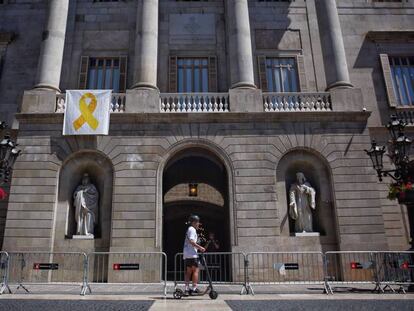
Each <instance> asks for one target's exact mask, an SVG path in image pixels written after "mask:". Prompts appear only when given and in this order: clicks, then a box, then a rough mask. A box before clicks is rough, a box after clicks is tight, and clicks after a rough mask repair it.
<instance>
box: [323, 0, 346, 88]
mask: <svg viewBox="0 0 414 311" xmlns="http://www.w3.org/2000/svg"><path fill="white" fill-rule="evenodd" d="M315 3H316V8H317V12H318V13H317V14H318V24H319V32H320V36H321V42H322V54H323V56H324V64H325V72H326V80H327V81H326V82H327V85H328V87H327V90H330V89H334V88H344V87H346V88H349V87H353V85H352V84H351V81H350V79H349V72H348V65H347V62H346V53H345V47H344V42H343V39H342V31H341V24H340V22H339V15H338V8H337V6H336V0H315Z"/></svg>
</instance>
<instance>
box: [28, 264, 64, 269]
mask: <svg viewBox="0 0 414 311" xmlns="http://www.w3.org/2000/svg"><path fill="white" fill-rule="evenodd" d="M58 269H59V264H57V263H34V264H33V270H58Z"/></svg>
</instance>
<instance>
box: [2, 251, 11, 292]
mask: <svg viewBox="0 0 414 311" xmlns="http://www.w3.org/2000/svg"><path fill="white" fill-rule="evenodd" d="M8 267H9V254H8V253H7V252H0V295H1V294H3V293H4V291H5V290H7V291H8V292H9V294H11V290H10V287H9V284H8V281H9V278H8V275H7V274H8V271H9V268H8Z"/></svg>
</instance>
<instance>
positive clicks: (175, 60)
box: [169, 56, 217, 93]
mask: <svg viewBox="0 0 414 311" xmlns="http://www.w3.org/2000/svg"><path fill="white" fill-rule="evenodd" d="M169 69H170V71H169V89H170V92H172V93H175V92H178V93H206V92H216V91H217V59H216V57H215V56H209V57H176V56H171V57H170V68H169Z"/></svg>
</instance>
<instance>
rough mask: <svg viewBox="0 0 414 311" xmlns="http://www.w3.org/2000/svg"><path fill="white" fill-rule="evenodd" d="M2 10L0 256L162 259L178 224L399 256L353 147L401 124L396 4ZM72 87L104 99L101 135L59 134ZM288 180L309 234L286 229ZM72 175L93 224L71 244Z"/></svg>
mask: <svg viewBox="0 0 414 311" xmlns="http://www.w3.org/2000/svg"><path fill="white" fill-rule="evenodd" d="M2 2H3V4H0V31H1V32H0V41H1V42H0V43H1V44H0V49H1V80H0V114H1V119H6V120H7V121H8V123H9V124H12V125H13V131H14V133H15V134H16V135H17V137H18V138H17V139H18V143H19V144H20V148H21V149H22V151H23V153H22V155H21V156H20V157H19V159H18V161H17V162H16V164H15V167H14V171H13V178H12V182H11V186H10V196H9V199H8V201H7V202H1V203H0V204H1V205H0V210H1V213H0V217H1V220H0V243H2V249H4V250H10V251H12V250H13V251H17V250H45V251H77V250H84V251H121V250H122V251H153V250H163V251H166V252H167V253H168V254H169V255H171V254H173V253H174V252H176V251H179V250H180V247H181V244H182V238H183V236H182V235H183V232H182V231H183V228H184V222H185V220H186V218H187V217H188V215H189V214H191V213H198V214H199V215H200V216H201V218H202V219H204V225H205V227H206V230H208V231H214V232H215V233H216V236H218V238H219V239H220V241H221V250H222V251H243V252H247V251H303V250H324V251H326V250H367V249H368V250H389V249H407V248H408V243H409V221H408V216H407V209H406V207H405V206H403V205H401V206H400V205H398V203H396V202H395V201H389V200H388V199H387V198H386V196H387V184H386V183H379V182H378V180H377V177H376V174H375V171H374V170H373V169H372V167H371V164H370V160H369V158H368V157H367V156H366V154H365V152H364V149H368V148H369V146H370V141H371V139H372V138H376V139H377V140H378V141H380V142H386V140H387V133H386V130H385V129H384V127H383V126H384V125H385V124H386V123H387V122H388V120H389V116H390V115H391V114H393V113H398V114H399V115H401V116H403V117H405V118H407V119H410V118H411V116H412V111H413V110H412V105H413V104H414V101H413V100H414V98H413V97H411V99H408V97H409V96H411V95H414V94H411V95H410V86H409V85H408V86H406V87H407V89H405V90H406V92H407V94H408V95H405V97H406V98H405V97H404V98H403V97H402V95H401V90H400V91H398V90H397V89H395V88H394V86H393V80H392V78H393V74H394V72H395V70H394V71H392V70H391V69H393V68H395V66H396V65H395V63H394V62H395V61H396V59H399V58H401V59H402V60H401V62H403V61H404V62H405V63H404V64H405V65H404V66H406V67H407V68H408V70H412V71H411V72H412V73H411V79H412V80H411V83H414V62H413V57H414V16H413V15H414V1H413V0H408V1H405V0H404V1H374V0H341V1H335V0H307V1H304V0H296V1H260V0H258V1H256V0H249V1H248V0H223V1H219V0H212V1H178V0H177V1H175V0H159V1H158V0H123V1H94V0H76V1H75V0H73V1H72V0H71V1H69V0H50V1H46V0H6V1H2ZM410 62H411V63H410ZM393 66H394V67H393ZM410 68H411V69H410ZM408 72H409V71H408ZM408 76H409V75H408ZM109 77H111V78H109ZM105 79H106V82H103V81H104V80H105ZM411 87H414V86H411ZM79 88H113V89H114V94H113V102H112V108H111V109H112V113H111V121H110V122H111V123H110V132H109V135H108V136H63V135H62V122H63V113H62V112H63V110H64V105H65V100H64V93H65V90H69V89H79ZM411 90H412V89H411ZM408 131H411V130H410V128H409V129H408ZM299 171H301V172H303V173H304V174H305V176H306V177H307V180H308V181H309V183H310V184H311V185H312V186H313V187H314V188H315V190H316V211H315V213H314V226H315V231H318V232H319V233H320V236H305V237H298V236H295V235H294V234H293V223H292V220H291V219H289V213H288V201H289V198H288V190H289V187H290V185H291V184H292V183H293V182H294V181H295V174H296V172H299ZM85 172H86V173H88V174H89V175H90V176H91V178H92V182H93V183H94V184H95V185H96V187H97V188H98V191H99V193H100V202H99V217H98V218H99V221H98V225H97V228H96V230H97V233H96V236H95V239H93V240H75V239H72V236H73V234H74V224H73V202H72V197H73V191H74V190H75V188H76V186H77V185H78V184H79V183H80V180H81V177H82V174H83V173H85ZM190 184H193V185H194V184H195V185H196V186H197V190H198V193H197V196H196V197H193V196H190V195H189V193H188V187H189V185H190Z"/></svg>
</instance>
